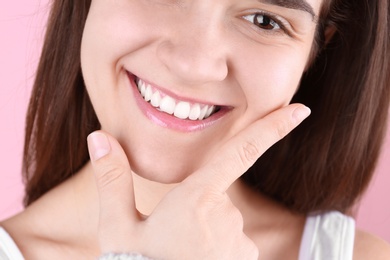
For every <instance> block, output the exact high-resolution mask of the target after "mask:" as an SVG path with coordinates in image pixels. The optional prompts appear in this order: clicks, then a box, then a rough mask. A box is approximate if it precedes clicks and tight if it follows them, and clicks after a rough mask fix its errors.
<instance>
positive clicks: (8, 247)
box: [0, 227, 24, 260]
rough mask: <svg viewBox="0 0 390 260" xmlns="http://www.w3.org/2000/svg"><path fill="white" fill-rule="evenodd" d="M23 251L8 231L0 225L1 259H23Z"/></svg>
mask: <svg viewBox="0 0 390 260" xmlns="http://www.w3.org/2000/svg"><path fill="white" fill-rule="evenodd" d="M23 259H24V258H23V256H22V253H20V251H19V248H18V247H17V246H16V244H15V242H14V241H13V240H12V238H11V237H10V236H9V235H8V233H7V232H6V231H5V230H4V229H3V228H2V227H0V260H23Z"/></svg>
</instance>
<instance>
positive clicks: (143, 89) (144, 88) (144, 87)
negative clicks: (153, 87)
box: [140, 82, 146, 97]
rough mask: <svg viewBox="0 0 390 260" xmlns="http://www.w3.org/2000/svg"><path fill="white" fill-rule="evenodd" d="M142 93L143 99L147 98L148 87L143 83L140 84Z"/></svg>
mask: <svg viewBox="0 0 390 260" xmlns="http://www.w3.org/2000/svg"><path fill="white" fill-rule="evenodd" d="M140 91H141V95H142V96H143V97H145V92H146V86H145V83H144V82H142V83H141V84H140Z"/></svg>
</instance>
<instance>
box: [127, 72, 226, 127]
mask: <svg viewBox="0 0 390 260" xmlns="http://www.w3.org/2000/svg"><path fill="white" fill-rule="evenodd" d="M128 77H129V80H130V84H131V88H132V90H133V94H134V97H135V100H136V102H137V105H138V107H139V108H140V110H141V111H142V112H143V114H144V115H145V116H146V117H147V118H149V120H151V121H152V122H153V123H155V124H157V125H159V126H162V127H166V128H169V129H172V130H176V131H179V132H194V131H199V130H202V129H205V128H207V127H210V126H212V125H213V124H215V123H216V122H217V121H219V120H220V119H221V118H222V117H223V116H224V115H225V114H226V113H227V112H228V111H230V109H228V108H227V107H221V109H220V110H219V111H218V112H217V113H215V114H213V115H211V116H210V117H209V118H207V119H204V120H194V121H193V120H189V119H186V120H183V119H179V118H177V117H174V116H172V115H169V114H167V113H164V112H161V111H158V110H157V109H156V108H154V107H153V106H152V105H151V104H150V103H148V102H146V101H145V100H144V99H143V98H142V96H141V94H140V93H139V91H138V88H137V86H136V83H135V76H134V75H132V74H130V73H128Z"/></svg>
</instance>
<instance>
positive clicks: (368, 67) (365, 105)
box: [24, 0, 390, 213]
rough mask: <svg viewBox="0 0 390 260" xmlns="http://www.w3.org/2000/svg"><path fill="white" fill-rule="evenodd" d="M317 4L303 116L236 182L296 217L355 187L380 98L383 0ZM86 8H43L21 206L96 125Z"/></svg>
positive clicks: (369, 151) (382, 103)
mask: <svg viewBox="0 0 390 260" xmlns="http://www.w3.org/2000/svg"><path fill="white" fill-rule="evenodd" d="M324 1H325V4H324V6H323V8H322V11H321V14H320V19H319V23H318V28H317V36H316V41H315V43H314V45H313V55H312V57H313V58H312V60H313V62H312V65H311V66H310V68H309V69H308V70H307V72H306V73H305V74H304V75H303V77H302V80H301V85H300V88H299V90H298V92H297V93H296V95H295V96H294V98H293V102H300V103H304V104H306V105H308V106H309V107H310V108H311V109H312V115H311V116H310V118H309V119H307V120H306V121H305V122H304V123H303V124H302V125H300V126H299V127H298V128H297V129H296V130H294V131H293V132H292V133H291V134H290V135H289V136H287V137H286V138H285V139H283V140H282V141H280V142H279V143H277V144H276V145H274V146H273V147H272V148H271V149H269V150H268V151H267V152H266V154H264V155H263V156H262V157H261V158H260V159H259V160H258V161H257V162H256V164H255V165H254V166H253V167H252V168H251V169H250V170H249V171H248V172H247V173H245V174H244V175H243V177H242V178H243V180H244V181H245V182H246V183H248V184H249V185H250V186H252V187H254V188H255V189H257V190H259V191H260V192H262V193H264V194H266V195H268V196H269V197H271V198H273V199H275V200H276V201H279V202H280V203H282V204H283V205H285V206H287V207H288V208H290V209H291V210H294V211H298V212H303V213H308V212H311V211H317V210H320V211H323V210H340V211H343V212H345V211H346V210H347V209H348V208H349V207H350V206H351V205H353V203H354V202H355V201H356V198H358V197H359V195H360V194H361V193H362V192H363V191H364V189H365V188H366V187H367V185H368V183H369V180H370V179H371V175H372V173H373V170H374V167H375V163H376V161H377V158H378V154H379V151H380V147H381V143H382V140H383V136H384V133H385V126H386V119H387V113H388V107H389V98H390V93H389V85H388V84H387V82H388V80H389V73H388V65H389V64H388V63H389V58H390V57H389V52H388V50H389V45H388V44H389V43H388V40H389V24H388V13H389V9H388V8H389V6H388V1H387V0H371V1H369V2H368V1H366V0H333V1H330V0H328V1H326V0H324ZM90 2H91V0H85V1H80V0H77V1H76V0H55V1H54V3H53V6H52V12H51V15H50V19H49V27H48V29H47V33H46V39H45V45H44V48H43V52H42V57H41V61H40V64H39V67H38V72H37V77H36V81H35V84H34V89H33V93H32V97H31V101H30V106H29V110H28V115H27V127H26V140H25V148H24V178H25V182H26V196H25V205H29V204H31V203H32V202H34V201H35V200H37V199H38V198H39V197H40V196H42V195H43V194H44V193H45V192H47V191H48V190H50V189H51V188H53V187H54V186H56V185H58V184H59V183H61V182H63V181H64V180H66V179H67V178H69V177H70V176H72V175H73V174H74V173H75V172H76V171H77V170H79V169H80V168H81V167H82V166H83V165H84V164H85V163H86V162H87V161H88V160H89V157H88V151H87V145H86V141H85V140H86V136H87V135H88V134H89V133H90V132H92V131H94V130H96V129H99V128H100V125H99V122H98V120H97V118H96V115H95V113H94V111H93V108H92V105H91V103H90V101H89V98H88V95H87V92H86V90H85V86H84V83H83V79H82V75H81V68H80V44H81V37H82V32H83V27H84V23H85V20H86V16H87V13H88V10H89V6H90ZM327 28H334V29H335V33H334V35H333V37H332V38H331V39H330V40H329V39H327V38H326V37H325V36H324V35H325V30H326V29H327ZM328 40H329V41H328ZM325 42H327V45H326V46H325Z"/></svg>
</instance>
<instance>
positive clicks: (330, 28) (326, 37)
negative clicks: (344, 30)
mask: <svg viewBox="0 0 390 260" xmlns="http://www.w3.org/2000/svg"><path fill="white" fill-rule="evenodd" d="M321 31H323V34H322V36H321V37H320V38H321V39H322V40H321V41H320V43H319V46H317V47H316V48H315V49H312V50H311V53H310V55H309V58H308V60H307V63H306V66H305V70H304V72H306V71H307V70H308V69H309V68H310V66H311V65H312V64H313V63H314V61H315V59H316V58H317V54H318V53H319V52H321V51H322V50H323V49H325V48H326V46H327V45H328V43H329V42H330V40H332V38H333V36H334V34H335V33H336V31H337V29H336V26H334V25H333V24H327V25H326V26H325V29H323V30H321Z"/></svg>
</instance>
